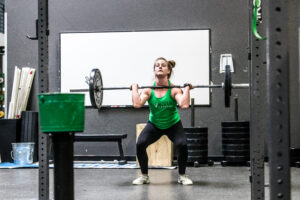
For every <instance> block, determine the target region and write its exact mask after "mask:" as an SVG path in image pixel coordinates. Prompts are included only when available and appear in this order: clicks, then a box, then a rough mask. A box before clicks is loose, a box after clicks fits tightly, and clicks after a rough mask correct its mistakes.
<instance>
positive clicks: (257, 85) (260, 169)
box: [249, 0, 266, 200]
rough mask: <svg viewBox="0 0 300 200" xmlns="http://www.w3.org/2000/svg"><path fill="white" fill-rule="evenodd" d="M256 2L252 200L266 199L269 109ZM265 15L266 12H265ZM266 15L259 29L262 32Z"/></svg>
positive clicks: (252, 68)
mask: <svg viewBox="0 0 300 200" xmlns="http://www.w3.org/2000/svg"><path fill="white" fill-rule="evenodd" d="M253 8H254V6H253V0H249V9H250V11H249V26H250V28H249V43H250V53H249V60H250V85H251V87H250V111H251V112H250V163H251V179H250V180H251V200H263V199H264V198H265V192H264V157H265V156H264V155H265V154H264V141H265V135H266V134H265V132H266V130H265V129H264V127H265V124H266V123H265V120H263V119H266V109H265V106H264V102H265V101H266V95H265V89H264V88H265V87H266V85H265V81H264V77H265V76H264V74H265V71H266V70H265V67H266V62H265V61H266V54H265V43H266V42H265V40H259V39H257V38H256V37H255V36H254V34H253V26H252V20H253V12H254V11H253ZM262 14H263V13H262ZM263 26H264V19H263V15H262V18H261V23H258V24H257V30H258V31H259V33H261V32H262V30H263V29H262V27H263Z"/></svg>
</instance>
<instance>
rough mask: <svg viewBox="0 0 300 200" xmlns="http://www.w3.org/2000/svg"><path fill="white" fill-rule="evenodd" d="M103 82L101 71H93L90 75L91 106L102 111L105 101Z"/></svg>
mask: <svg viewBox="0 0 300 200" xmlns="http://www.w3.org/2000/svg"><path fill="white" fill-rule="evenodd" d="M102 88H103V82H102V76H101V72H100V70H99V69H93V70H92V71H91V74H90V80H89V92H90V99H91V104H92V106H93V107H94V108H98V110H100V108H101V106H102V101H103V90H102Z"/></svg>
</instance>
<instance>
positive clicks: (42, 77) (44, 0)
mask: <svg viewBox="0 0 300 200" xmlns="http://www.w3.org/2000/svg"><path fill="white" fill-rule="evenodd" d="M37 34H38V35H37V37H38V54H39V56H38V82H39V93H46V92H49V75H48V65H49V64H48V59H49V54H48V35H49V30H48V0H38V30H37ZM48 154H49V136H48V134H45V133H42V132H41V131H39V199H40V200H48V199H49V159H48Z"/></svg>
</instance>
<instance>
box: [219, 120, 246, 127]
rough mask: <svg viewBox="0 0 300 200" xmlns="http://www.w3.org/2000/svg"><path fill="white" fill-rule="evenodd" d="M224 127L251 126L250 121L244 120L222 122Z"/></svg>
mask: <svg viewBox="0 0 300 200" xmlns="http://www.w3.org/2000/svg"><path fill="white" fill-rule="evenodd" d="M221 125H222V127H249V121H244V122H236V121H233V122H232V121H231V122H221Z"/></svg>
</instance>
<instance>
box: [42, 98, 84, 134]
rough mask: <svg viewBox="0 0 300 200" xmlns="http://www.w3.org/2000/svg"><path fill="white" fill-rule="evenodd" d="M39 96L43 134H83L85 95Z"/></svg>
mask: <svg viewBox="0 0 300 200" xmlns="http://www.w3.org/2000/svg"><path fill="white" fill-rule="evenodd" d="M38 96H39V112H40V115H39V116H40V126H41V131H42V132H44V133H53V132H83V130H84V117H85V107H84V94H64V93H42V94H39V95H38Z"/></svg>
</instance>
